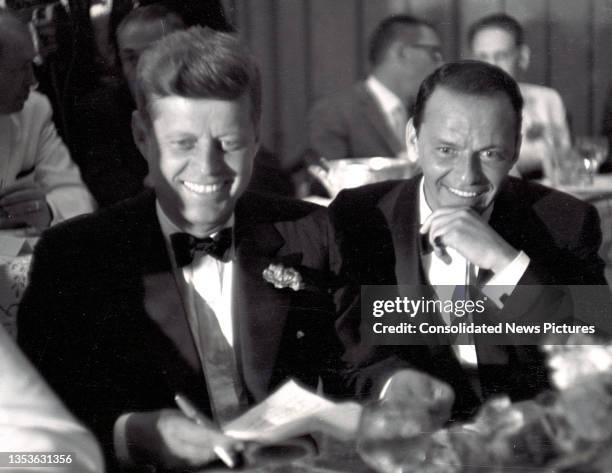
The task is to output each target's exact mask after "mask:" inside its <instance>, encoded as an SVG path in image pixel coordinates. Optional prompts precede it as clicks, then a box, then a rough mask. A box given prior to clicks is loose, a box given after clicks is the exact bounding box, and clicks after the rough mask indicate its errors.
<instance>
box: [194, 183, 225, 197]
mask: <svg viewBox="0 0 612 473" xmlns="http://www.w3.org/2000/svg"><path fill="white" fill-rule="evenodd" d="M226 184H227V182H226V181H223V182H218V183H215V184H197V183H195V182H189V181H183V185H184V186H185V187H186V188H187V189H188V190H190V191H191V192H194V193H196V194H212V193H214V192H219V191H220V190H221V189H223V187H224V186H225V185H226Z"/></svg>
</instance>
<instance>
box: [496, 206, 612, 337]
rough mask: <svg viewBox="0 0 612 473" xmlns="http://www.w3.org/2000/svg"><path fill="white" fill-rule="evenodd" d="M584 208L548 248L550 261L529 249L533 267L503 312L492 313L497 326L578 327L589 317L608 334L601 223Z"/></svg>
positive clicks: (609, 301)
mask: <svg viewBox="0 0 612 473" xmlns="http://www.w3.org/2000/svg"><path fill="white" fill-rule="evenodd" d="M580 209H581V211H580V212H578V211H577V212H576V213H575V215H576V219H575V220H574V222H573V223H574V225H573V228H572V229H571V231H568V232H566V234H565V235H563V236H557V238H556V240H553V241H554V244H555V248H552V249H551V248H547V249H546V250H547V256H546V257H543V256H542V255H541V254H539V252H538V251H537V250H531V251H532V253H531V254H529V255H528V256H529V257H530V263H529V266H528V267H527V270H526V271H525V272H524V274H523V276H522V277H521V279H520V281H519V283H518V285H517V286H516V287H515V288H514V290H513V291H512V292H511V294H510V295H509V296H508V297H507V298H506V299H505V300H504V307H503V309H502V310H501V311H491V312H490V316H491V318H492V319H493V320H494V321H495V322H499V321H513V322H516V323H519V324H524V325H530V324H540V325H541V324H542V323H546V322H548V323H556V324H563V323H565V324H574V323H577V322H585V320H584V317H586V318H587V319H591V320H592V321H595V322H596V325H603V326H602V327H601V328H602V329H604V332H605V331H607V330H605V327H604V326H607V325H608V323H607V322H606V319H607V318H606V317H603V314H605V313H609V311H610V309H611V308H612V298H611V296H610V291H609V289H608V285H607V282H606V279H605V276H604V267H605V263H604V262H603V260H602V259H601V257H600V256H599V254H598V250H599V247H600V245H601V230H600V221H599V217H598V214H597V211H596V210H595V209H594V208H593V207H592V206H590V205H582V206H581V207H580ZM587 286H589V287H587ZM585 299H589V301H586V300H585ZM587 302H588V304H587V305H586V306H585V303H587ZM583 307H588V309H584V308H583ZM585 310H588V312H589V313H588V314H587V313H585Z"/></svg>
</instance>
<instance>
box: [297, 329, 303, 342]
mask: <svg viewBox="0 0 612 473" xmlns="http://www.w3.org/2000/svg"><path fill="white" fill-rule="evenodd" d="M304 335H305V334H304V332H302V331H301V330H298V331H297V333H296V334H295V338H297V339H298V340H299V339H300V338H304Z"/></svg>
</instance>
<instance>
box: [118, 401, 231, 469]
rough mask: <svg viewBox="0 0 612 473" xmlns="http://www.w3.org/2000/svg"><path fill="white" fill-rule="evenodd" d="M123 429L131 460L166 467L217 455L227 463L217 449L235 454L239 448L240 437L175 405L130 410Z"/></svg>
mask: <svg viewBox="0 0 612 473" xmlns="http://www.w3.org/2000/svg"><path fill="white" fill-rule="evenodd" d="M126 433H127V442H128V445H129V450H130V456H131V457H132V460H133V461H134V462H136V463H138V464H154V465H156V466H158V467H162V468H167V469H174V468H182V467H198V466H203V465H205V464H207V463H210V462H213V461H215V460H218V459H221V460H223V462H224V463H226V465H227V457H226V458H221V456H222V455H219V452H220V451H222V452H225V453H226V454H227V455H229V458H234V457H235V456H236V453H235V452H238V451H240V450H241V448H242V442H241V441H239V440H236V439H234V438H231V437H228V436H227V435H224V434H223V433H222V432H221V431H220V430H219V429H218V428H217V427H216V426H215V425H214V424H212V422H211V421H207V423H206V424H203V423H201V422H196V421H195V420H193V419H190V418H188V417H187V416H186V415H185V414H183V413H182V412H181V411H179V410H177V409H163V410H160V411H153V412H138V413H133V414H131V415H130V417H129V421H128V423H127V429H126ZM232 461H233V460H232ZM228 466H234V465H228Z"/></svg>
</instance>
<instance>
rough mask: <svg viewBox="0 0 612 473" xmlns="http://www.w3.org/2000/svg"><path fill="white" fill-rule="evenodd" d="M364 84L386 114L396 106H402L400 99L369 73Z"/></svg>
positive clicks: (389, 113) (391, 111)
mask: <svg viewBox="0 0 612 473" xmlns="http://www.w3.org/2000/svg"><path fill="white" fill-rule="evenodd" d="M366 85H367V87H368V88H369V89H370V92H372V94H373V95H374V97H375V98H376V100H377V101H378V103H379V104H380V106H381V108H382V109H383V112H385V114H386V115H391V114H392V113H393V112H394V111H395V109H396V108H397V107H404V104H403V103H402V101H401V99H400V98H399V97H398V96H397V95H395V94H394V93H393V92H391V91H390V90H389V89H388V88H387V86H385V85H384V84H383V83H382V82H381V81H379V80H378V79H377V78H376V77H375V76H373V75H371V76H369V77H368V78H367V79H366Z"/></svg>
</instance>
